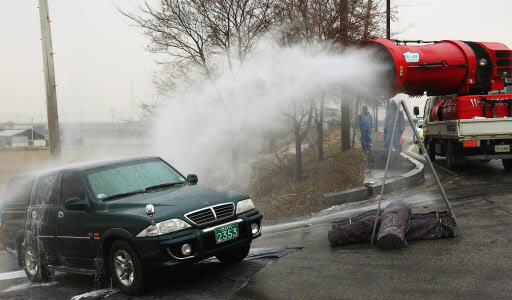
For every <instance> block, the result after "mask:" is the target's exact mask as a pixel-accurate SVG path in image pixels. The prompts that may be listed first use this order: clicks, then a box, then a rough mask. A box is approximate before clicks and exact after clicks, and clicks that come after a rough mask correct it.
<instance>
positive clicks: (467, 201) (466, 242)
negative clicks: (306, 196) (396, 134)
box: [231, 149, 512, 299]
mask: <svg viewBox="0 0 512 300" xmlns="http://www.w3.org/2000/svg"><path fill="white" fill-rule="evenodd" d="M413 151H417V150H416V149H414V150H413ZM416 153H417V152H416ZM443 165H444V161H443V159H439V160H438V161H437V162H436V169H437V170H438V171H439V174H440V176H441V178H442V182H443V185H444V187H445V189H446V192H447V194H448V197H449V199H450V202H451V203H452V206H453V209H454V212H455V214H456V217H457V219H458V222H459V228H460V230H461V231H459V234H458V237H456V238H453V239H444V240H435V241H416V242H410V243H409V246H408V247H407V248H404V249H400V250H391V251H383V250H379V249H378V248H377V247H376V246H372V245H369V244H359V245H353V246H346V247H337V248H331V247H330V245H329V243H328V240H327V231H328V230H329V229H330V226H331V222H332V221H333V220H336V219H340V218H344V217H349V216H354V215H357V214H358V213H361V212H363V211H366V210H368V209H371V208H374V207H375V203H368V202H367V203H364V204H363V205H361V204H355V205H353V206H351V207H347V206H345V207H340V208H336V209H332V210H330V211H329V212H328V213H324V214H321V216H320V217H318V218H316V219H315V218H314V219H310V220H304V221H302V222H297V223H295V224H294V226H289V225H280V226H275V228H273V227H269V228H266V230H265V231H263V234H264V238H263V239H261V240H259V241H256V242H255V245H256V246H258V247H263V246H264V247H277V246H281V245H296V246H302V247H304V249H303V250H302V251H300V252H297V253H295V254H293V255H289V256H287V257H284V258H282V259H280V260H278V261H276V262H275V263H273V264H271V265H269V266H268V267H266V268H265V269H263V270H261V271H260V272H258V273H257V274H256V275H254V276H253V277H252V278H251V280H250V281H249V283H248V284H247V285H246V286H245V287H244V288H243V289H240V290H238V291H237V293H236V294H235V295H234V296H232V297H231V299H510V295H511V293H512V280H510V278H512V251H511V247H512V235H511V234H510V229H511V228H512V202H511V201H510V200H511V199H510V198H511V197H510V195H511V193H512V184H511V183H512V175H511V174H507V173H506V172H505V171H504V170H503V168H502V166H501V163H500V162H498V161H496V162H490V163H487V164H484V163H480V162H469V163H468V164H466V165H465V167H463V168H462V169H461V170H460V171H459V172H458V173H454V172H447V171H445V169H444V168H443ZM427 169H428V168H427ZM384 199H385V203H388V202H389V201H392V200H394V199H402V200H405V201H406V202H408V203H409V204H410V205H411V207H412V209H413V212H415V213H424V212H430V211H434V210H438V211H441V210H445V207H444V204H443V201H442V198H441V194H440V192H439V190H438V189H437V186H436V185H435V184H434V182H433V181H432V176H428V177H427V180H426V181H425V182H424V183H423V184H422V185H420V186H418V187H416V188H413V189H408V190H405V191H400V192H397V193H394V194H391V195H389V196H387V195H386V196H385V197H384Z"/></svg>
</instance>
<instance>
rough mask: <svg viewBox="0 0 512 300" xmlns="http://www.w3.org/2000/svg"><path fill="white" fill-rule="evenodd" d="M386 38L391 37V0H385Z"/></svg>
mask: <svg viewBox="0 0 512 300" xmlns="http://www.w3.org/2000/svg"><path fill="white" fill-rule="evenodd" d="M386 38H387V39H388V40H389V39H391V0H386Z"/></svg>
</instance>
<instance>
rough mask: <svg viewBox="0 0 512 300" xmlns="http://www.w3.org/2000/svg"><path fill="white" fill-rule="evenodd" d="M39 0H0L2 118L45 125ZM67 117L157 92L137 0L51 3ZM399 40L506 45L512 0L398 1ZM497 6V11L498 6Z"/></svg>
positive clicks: (106, 111) (121, 113)
mask: <svg viewBox="0 0 512 300" xmlns="http://www.w3.org/2000/svg"><path fill="white" fill-rule="evenodd" d="M37 2H38V1H37V0H23V1H11V0H0V54H1V55H0V107H1V108H0V123H3V122H7V121H13V122H16V123H18V122H21V123H29V122H31V121H32V120H34V122H40V121H41V120H42V121H43V122H44V121H45V120H46V104H45V101H46V100H45V97H46V96H45V91H44V74H43V71H42V70H43V61H42V51H41V41H40V37H41V32H40V23H39V11H38V8H37V6H38V5H37ZM48 2H49V9H50V19H51V20H52V23H51V26H52V27H51V28H52V38H53V50H54V52H55V56H54V60H55V74H56V82H57V101H58V106H59V116H60V120H61V121H62V122H80V121H81V120H83V121H84V122H110V121H112V116H114V120H115V121H119V120H123V119H127V118H129V117H130V115H132V114H133V113H134V109H135V103H136V102H138V101H140V100H141V99H145V100H148V99H150V98H151V97H153V95H154V89H153V87H152V85H151V82H150V74H152V73H153V72H154V71H155V70H156V69H157V66H156V64H155V60H156V57H155V56H154V55H153V54H151V53H149V52H147V51H146V50H145V47H146V46H147V42H148V41H147V39H146V38H145V36H144V35H143V32H142V30H141V29H140V28H137V27H134V26H132V24H131V23H130V22H129V21H128V20H126V18H124V17H123V16H121V14H120V13H119V12H118V11H117V8H116V6H117V7H120V8H121V9H128V10H130V9H131V8H132V6H131V3H135V1H132V0H88V1H69V0H48ZM391 2H392V5H393V6H396V5H398V6H397V12H398V14H397V18H398V19H397V20H395V21H393V22H392V24H391V28H392V32H394V33H395V34H394V35H393V37H392V38H397V39H414V40H418V39H421V40H443V39H457V40H470V41H492V42H501V43H504V44H505V45H507V46H509V47H512V35H510V34H509V29H508V27H507V26H506V23H507V21H508V20H509V14H510V11H512V1H510V0H488V1H485V2H484V1H479V0H443V1H441V0H392V1H391ZM491 8H492V9H491Z"/></svg>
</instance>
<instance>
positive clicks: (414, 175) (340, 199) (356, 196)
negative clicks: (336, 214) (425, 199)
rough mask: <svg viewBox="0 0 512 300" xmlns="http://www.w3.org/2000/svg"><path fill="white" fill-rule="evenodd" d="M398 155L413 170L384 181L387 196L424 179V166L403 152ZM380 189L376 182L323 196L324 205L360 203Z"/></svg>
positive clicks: (380, 185) (378, 193)
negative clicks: (407, 162)
mask: <svg viewBox="0 0 512 300" xmlns="http://www.w3.org/2000/svg"><path fill="white" fill-rule="evenodd" d="M400 155H401V156H402V157H403V158H405V159H407V160H408V161H409V162H410V163H412V164H413V165H414V169H412V170H411V171H409V172H407V173H405V174H402V175H401V176H399V177H395V178H393V179H390V180H386V186H385V187H384V194H389V193H392V192H395V191H398V190H401V189H405V188H408V187H411V186H413V185H416V184H418V183H420V182H421V181H423V180H424V179H425V166H424V165H423V164H422V163H421V162H419V161H417V160H416V159H414V158H412V157H411V156H409V155H407V154H405V153H403V152H402V153H400ZM381 189H382V182H378V183H374V184H370V185H368V186H364V187H360V188H355V189H351V190H347V191H343V192H336V193H330V194H324V203H325V204H327V205H340V204H344V203H349V202H357V201H362V200H365V199H368V198H369V197H373V196H377V195H380V190H381Z"/></svg>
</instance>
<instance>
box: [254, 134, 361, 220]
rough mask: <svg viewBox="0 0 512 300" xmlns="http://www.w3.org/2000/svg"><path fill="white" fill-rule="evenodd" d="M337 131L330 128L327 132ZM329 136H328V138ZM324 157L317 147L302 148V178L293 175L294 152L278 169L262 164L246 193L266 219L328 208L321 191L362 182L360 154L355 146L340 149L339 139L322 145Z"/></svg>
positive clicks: (356, 184)
mask: <svg viewBox="0 0 512 300" xmlns="http://www.w3.org/2000/svg"><path fill="white" fill-rule="evenodd" d="M336 134H338V135H339V132H338V133H336V132H333V133H331V134H330V135H329V136H330V137H331V138H332V137H333V136H336ZM327 140H329V139H327ZM324 152H325V155H326V158H325V160H323V161H318V160H317V152H316V147H309V148H307V149H305V150H304V151H303V180H302V182H300V183H299V182H295V180H294V179H293V166H294V159H295V157H294V155H290V156H289V157H287V158H286V165H285V166H284V167H282V168H281V170H279V171H278V170H275V169H270V168H266V169H265V168H263V171H262V170H260V171H259V172H257V174H255V177H254V180H253V182H252V184H251V187H250V188H249V191H248V193H249V194H250V195H251V196H252V198H253V200H254V202H255V205H256V206H257V207H258V209H260V210H261V211H262V213H263V214H264V216H265V219H266V220H276V219H282V218H290V217H300V216H307V215H311V214H312V213H315V212H318V211H321V210H324V209H327V208H329V206H328V205H325V204H324V203H323V194H327V193H332V192H338V191H343V190H348V189H352V188H356V187H360V186H362V185H363V183H364V170H363V167H362V166H363V155H362V153H361V149H359V148H355V149H352V150H350V151H346V152H344V153H341V151H340V141H339V139H336V138H334V139H330V142H327V143H326V145H324Z"/></svg>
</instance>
